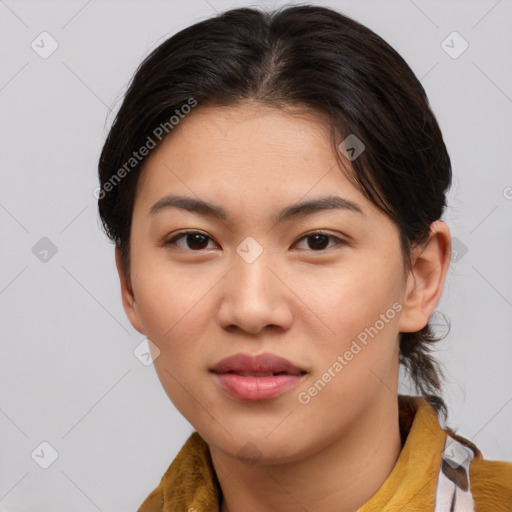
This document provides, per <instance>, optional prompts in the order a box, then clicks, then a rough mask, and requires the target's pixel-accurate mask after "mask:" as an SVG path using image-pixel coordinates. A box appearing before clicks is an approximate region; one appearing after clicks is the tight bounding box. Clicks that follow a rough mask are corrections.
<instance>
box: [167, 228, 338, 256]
mask: <svg viewBox="0 0 512 512" xmlns="http://www.w3.org/2000/svg"><path fill="white" fill-rule="evenodd" d="M187 235H202V236H204V237H206V238H208V239H209V240H213V239H212V238H211V237H210V236H208V235H206V234H205V233H202V232H201V231H182V232H181V233H178V234H177V235H174V236H173V237H172V238H170V239H168V240H165V241H164V243H163V244H164V246H166V247H169V246H171V245H176V240H179V239H180V238H183V237H185V236H187ZM315 235H323V236H326V237H328V238H331V239H333V240H336V241H337V242H338V244H337V245H346V244H347V242H345V241H344V240H342V239H340V238H338V237H336V236H334V235H331V234H329V233H324V232H323V231H312V232H310V233H306V234H305V235H303V236H301V237H300V238H299V239H298V240H297V242H299V241H301V240H304V239H307V238H310V237H313V236H315ZM297 242H296V243H297ZM294 245H295V244H294ZM178 248H179V249H181V250H183V251H187V252H203V251H204V250H205V249H198V250H194V249H183V248H182V247H178ZM328 249H332V247H328V248H327V249H319V250H313V249H309V250H308V252H325V251H326V250H328Z"/></svg>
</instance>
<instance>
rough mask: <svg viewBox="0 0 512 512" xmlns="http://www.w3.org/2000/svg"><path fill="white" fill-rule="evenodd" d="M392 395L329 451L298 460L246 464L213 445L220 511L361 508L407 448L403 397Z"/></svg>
mask: <svg viewBox="0 0 512 512" xmlns="http://www.w3.org/2000/svg"><path fill="white" fill-rule="evenodd" d="M387 395H389V396H385V397H380V400H379V401H378V402H377V403H376V404H375V405H373V406H372V407H371V408H369V409H368V411H366V412H365V415H364V417H362V418H360V419H358V421H357V424H354V425H352V426H350V427H349V428H348V429H347V430H346V431H344V432H343V433H342V435H340V436H339V437H338V438H336V439H335V440H334V441H333V442H331V443H329V444H328V445H327V446H326V447H325V448H324V449H322V450H321V451H319V452H316V453H314V454H313V455H310V456H308V457H306V458H303V459H300V460H297V461H293V462H288V463H282V464H257V465H256V466H254V467H247V466H245V465H244V464H242V463H241V462H240V461H239V460H237V459H236V458H234V457H231V456H229V455H227V454H225V453H223V452H220V451H218V450H216V449H215V448H214V447H212V446H211V447H210V452H211V456H212V462H213V466H214V468H215V472H216V474H217V476H218V478H219V481H220V484H221V488H222V495H223V499H222V506H221V511H222V512H248V511H250V512H260V511H261V512H263V511H265V512H274V511H276V512H277V511H282V510H286V511H290V512H295V511H297V512H304V510H336V511H338V512H355V511H357V510H358V509H359V508H360V507H361V506H362V505H363V504H364V503H365V502H366V501H368V500H369V499H370V498H371V497H372V496H373V495H374V494H375V493H376V492H377V491H378V489H379V488H380V487H381V486H382V484H383V483H384V481H385V480H386V478H387V477H388V476H389V474H390V473H391V471H392V469H393V467H394V465H395V463H396V460H397V458H398V456H399V454H400V450H401V448H402V443H401V437H400V429H399V422H398V401H397V399H396V396H394V395H392V394H391V393H389V392H388V393H387Z"/></svg>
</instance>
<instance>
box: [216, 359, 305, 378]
mask: <svg viewBox="0 0 512 512" xmlns="http://www.w3.org/2000/svg"><path fill="white" fill-rule="evenodd" d="M210 371H212V372H214V373H236V374H238V375H241V376H244V377H255V376H257V377H270V376H275V375H279V374H288V375H301V374H305V373H307V372H306V371H305V370H304V369H303V368H299V367H298V366H297V365H295V364H293V363H292V362H290V361H288V359H285V358H284V357H281V356H278V355H276V354H270V353H264V354H259V355H256V356H253V355H251V354H242V353H240V354H235V355H232V356H230V357H226V358H225V359H222V360H221V361H219V362H218V363H217V364H216V365H215V366H213V367H212V368H211V369H210Z"/></svg>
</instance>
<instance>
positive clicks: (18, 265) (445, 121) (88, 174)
mask: <svg viewBox="0 0 512 512" xmlns="http://www.w3.org/2000/svg"><path fill="white" fill-rule="evenodd" d="M312 3H317V4H319V5H326V6H331V7H334V8H336V9H338V10H340V11H342V12H344V13H345V14H348V15H349V16H351V17H354V18H355V19H357V20H358V21H360V22H362V23H364V24H366V25H367V26H369V27H370V28H371V29H373V30H374V31H376V32H377V33H378V34H379V35H381V36H382V37H384V39H386V40H387V41H388V42H389V43H390V44H391V45H393V46H394V47H395V48H396V49H397V50H398V52H399V53H401V55H402V56H403V57H404V58H405V59H406V61H407V62H408V63H409V64H410V66H411V67H412V69H413V70H414V72H415V73H416V74H417V76H418V77H419V78H420V79H421V81H422V83H423V85H424V87H425V89H426V91H427V94H428V95H429V98H430V101H431V105H432V107H433V110H434V112H435V114H436V115H437V118H438V120H439V123H440V125H441V129H442V130H443V133H444V136H445V140H446V143H447V145H448V149H449V152H450V155H451V158H452V162H453V169H454V185H453V188H452V191H451V194H450V199H449V203H450V207H449V209H448V211H447V213H446V216H445V220H446V221H447V223H448V225H449V226H450V227H451V229H452V234H453V236H454V237H455V249H456V252H454V254H453V258H452V259H453V263H452V267H451V269H450V271H449V276H448V281H447V284H446V288H445V292H444V296H443V299H442V302H441V304H440V307H439V310H441V311H443V312H444V313H445V314H446V315H447V316H448V317H449V318H450V320H451V322H452V330H451V333H450V335H449V337H448V338H447V339H446V340H445V341H444V342H443V343H442V344H441V345H440V353H439V356H440V358H441V360H442V361H443V362H444V363H445V365H446V367H447V376H448V380H447V383H446V393H445V398H446V400H447V402H448V404H449V409H450V416H449V421H448V423H449V425H450V426H454V427H456V428H458V431H459V433H461V434H463V435H465V436H466V437H468V438H469V439H471V440H472V441H474V442H475V443H476V444H477V446H479V447H480V448H481V449H482V451H483V452H484V455H485V456H486V457H487V458H490V459H504V460H509V461H510V460H512V436H511V435H510V432H511V424H512V421H511V420H512V385H511V384H512V376H511V367H512V365H511V362H512V343H511V341H512V337H511V331H512V271H511V268H510V265H511V262H512V243H511V240H512V172H511V163H512V156H511V140H512V122H511V121H512V70H511V64H510V62H511V61H512V59H511V57H512V55H511V54H512V31H511V30H510V27H511V25H512V2H511V1H510V0H501V1H495V0H492V1H483V0H482V1H471V2H470V1H442V2H441V1H425V0H422V1H420V0H414V1H412V0H396V1H382V0H377V1H368V0H366V1H360V2H356V1H322V2H312ZM281 4H282V2H270V1H265V2H252V4H251V5H263V6H267V7H272V6H276V5H281ZM242 5H250V4H249V2H243V1H233V0H232V1H223V0H208V1H206V0H194V1H192V0H189V1H188V2H178V1H149V2H148V1H146V2H143V1H142V0H139V1H123V2H121V1H113V0H111V1H105V0H103V1H99V0H92V1H91V0H89V1H69V0H68V1H53V2H51V1H45V2H41V1H40V2H35V1H16V0H0V38H1V46H0V55H1V66H0V116H1V117H0V119H1V136H0V143H1V151H0V159H1V160H0V172H1V185H2V186H1V188H0V223H1V241H2V250H1V251H0V314H1V322H0V337H1V345H0V350H1V353H0V510H2V511H4V512H13V511H17V512H20V511H30V512H40V511H52V512H68V511H70V510H73V512H90V511H91V512H92V511H97V510H101V511H105V512H107V511H109V512H121V511H123V512H126V511H128V510H136V509H137V507H138V505H139V504H140V503H141V501H142V500H143V499H144V498H145V497H146V496H147V494H149V492H150V491H151V490H152V489H153V488H154V487H155V486H156V485H157V484H158V482H159V480H160V478H161V476H162V475H163V473H164V472H165V470H166V469H167V467H168V465H169V464H170V462H171V461H172V459H173V458H174V456H175V455H176V454H177V452H178V450H179V448H180V447H181V446H182V444H183V443H184V442H185V440H186V438H187V437H188V436H189V434H190V432H191V431H192V428H191V426H190V425H189V424H188V423H187V422H186V421H185V420H184V419H183V418H182V417H181V416H180V414H179V413H177V412H176V410H175V409H174V407H173V406H172V404H171V402H170V401H169V400H168V398H167V396H166V395H165V393H164V391H163V390H162V388H161V385H160V383H159V381H158V379H157V377H156V374H155V371H154V368H153V367H152V366H145V365H144V364H142V362H141V361H140V360H139V359H138V358H137V357H136V356H135V355H134V353H133V351H134V350H135V349H136V347H137V346H138V345H139V344H140V343H141V341H142V340H143V339H144V337H143V336H141V335H140V334H139V333H138V332H136V331H135V330H134V329H133V328H132V327H131V325H130V324H129V322H128V320H127V319H126V317H125V314H124V311H123V309H122V306H121V300H120V295H119V284H118V278H117V274H116V271H115V266H114V258H113V247H112V246H111V245H110V244H109V243H108V241H107V239H106V237H105V236H104V235H103V234H102V232H101V231H100V228H99V221H98V216H97V208H96V200H95V198H94V196H93V190H94V188H95V187H96V186H97V179H96V167H97V160H98V156H99V152H100V149H101V145H102V142H103V140H104V138H105V136H106V133H107V129H108V127H109V126H110V123H111V121H112V119H113V114H112V113H111V112H109V111H110V110H112V111H113V112H114V113H115V111H116V109H117V108H118V106H119V100H120V99H121V97H122V94H123V92H124V91H125V88H126V85H127V83H128V80H129V79H130V77H131V76H132V74H133V72H134V71H135V69H136V67H137V65H138V64H139V62H140V61H141V59H142V58H143V57H144V56H145V55H146V54H147V53H148V52H149V51H150V50H151V49H153V48H154V47H155V46H156V45H158V44H159V43H161V42H162V41H163V40H164V39H165V38H167V37H169V36H170V35H172V34H173V33H175V32H176V31H178V30H180V29H182V28H184V27H185V26H187V25H189V24H191V23H193V22H196V21H199V20H201V19H204V18H206V17H209V16H211V15H212V14H214V13H215V12H216V11H219V12H220V11H223V10H226V9H228V8H232V7H238V6H242ZM42 32H46V33H47V34H42ZM453 32H457V34H453ZM466 44H467V45H468V47H467V49H465V47H466ZM57 45H58V47H57ZM52 52H53V53H52ZM55 251H56V252H55ZM142 359H143V358H142ZM41 443H48V444H41ZM45 466H48V467H47V469H44V467H45Z"/></svg>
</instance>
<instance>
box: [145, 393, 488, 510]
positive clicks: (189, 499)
mask: <svg viewBox="0 0 512 512" xmlns="http://www.w3.org/2000/svg"><path fill="white" fill-rule="evenodd" d="M398 403H399V424H400V433H401V436H402V445H403V446H402V450H401V452H400V455H399V457H398V459H397V461H396V463H395V466H394V467H393V469H392V471H391V473H390V474H389V476H388V477H387V479H386V480H385V482H384V484H383V485H382V486H381V488H380V489H379V490H378V491H377V492H376V493H375V494H374V495H373V496H372V497H371V498H370V500H369V501H367V502H366V503H365V504H364V505H363V506H362V507H361V508H360V509H359V511H358V512H388V511H389V512H391V511H396V510H407V509H408V507H409V506H410V504H411V503H414V504H415V506H416V505H417V506H419V505H422V507H424V508H421V509H422V510H433V508H434V501H435V492H436V481H437V476H438V473H439V467H440V464H441V455H442V451H443V448H444V444H445V440H446V435H447V431H448V432H450V434H452V435H453V436H454V437H455V438H457V439H459V440H463V441H464V442H465V444H466V445H467V446H469V447H470V448H473V449H474V450H476V453H477V454H478V453H479V452H478V450H477V449H476V447H475V446H474V445H473V444H472V443H469V442H468V441H467V440H465V439H464V438H460V437H459V436H456V435H455V434H454V432H453V431H451V430H450V429H446V430H443V429H442V428H441V426H440V425H439V421H438V418H437V414H436V412H435V410H434V409H433V407H432V406H431V405H430V404H429V403H428V401H427V400H426V399H425V398H423V397H417V396H405V395H399V396H398ZM221 495H222V494H221V488H220V484H219V481H218V479H217V476H216V474H215V470H214V468H213V463H212V459H211V456H210V450H209V448H208V445H207V443H206V442H205V441H204V439H203V438H202V437H201V436H200V435H199V433H198V432H194V433H193V434H192V435H191V436H190V437H189V438H188V440H187V441H186V443H185V444H184V446H183V447H182V449H181V450H180V452H179V453H178V455H177V456H176V458H175V459H174V461H173V462H172V463H171V465H170V466H169V468H168V470H167V471H166V473H165V475H164V476H163V477H162V479H161V481H160V485H159V486H158V487H157V488H156V489H155V490H154V491H153V493H151V495H150V496H148V498H147V499H146V501H145V502H144V503H143V504H142V506H141V507H140V508H139V511H138V512H154V511H157V510H158V512H173V511H175V510H194V509H195V510H200V511H201V512H218V511H219V510H220V497H221Z"/></svg>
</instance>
